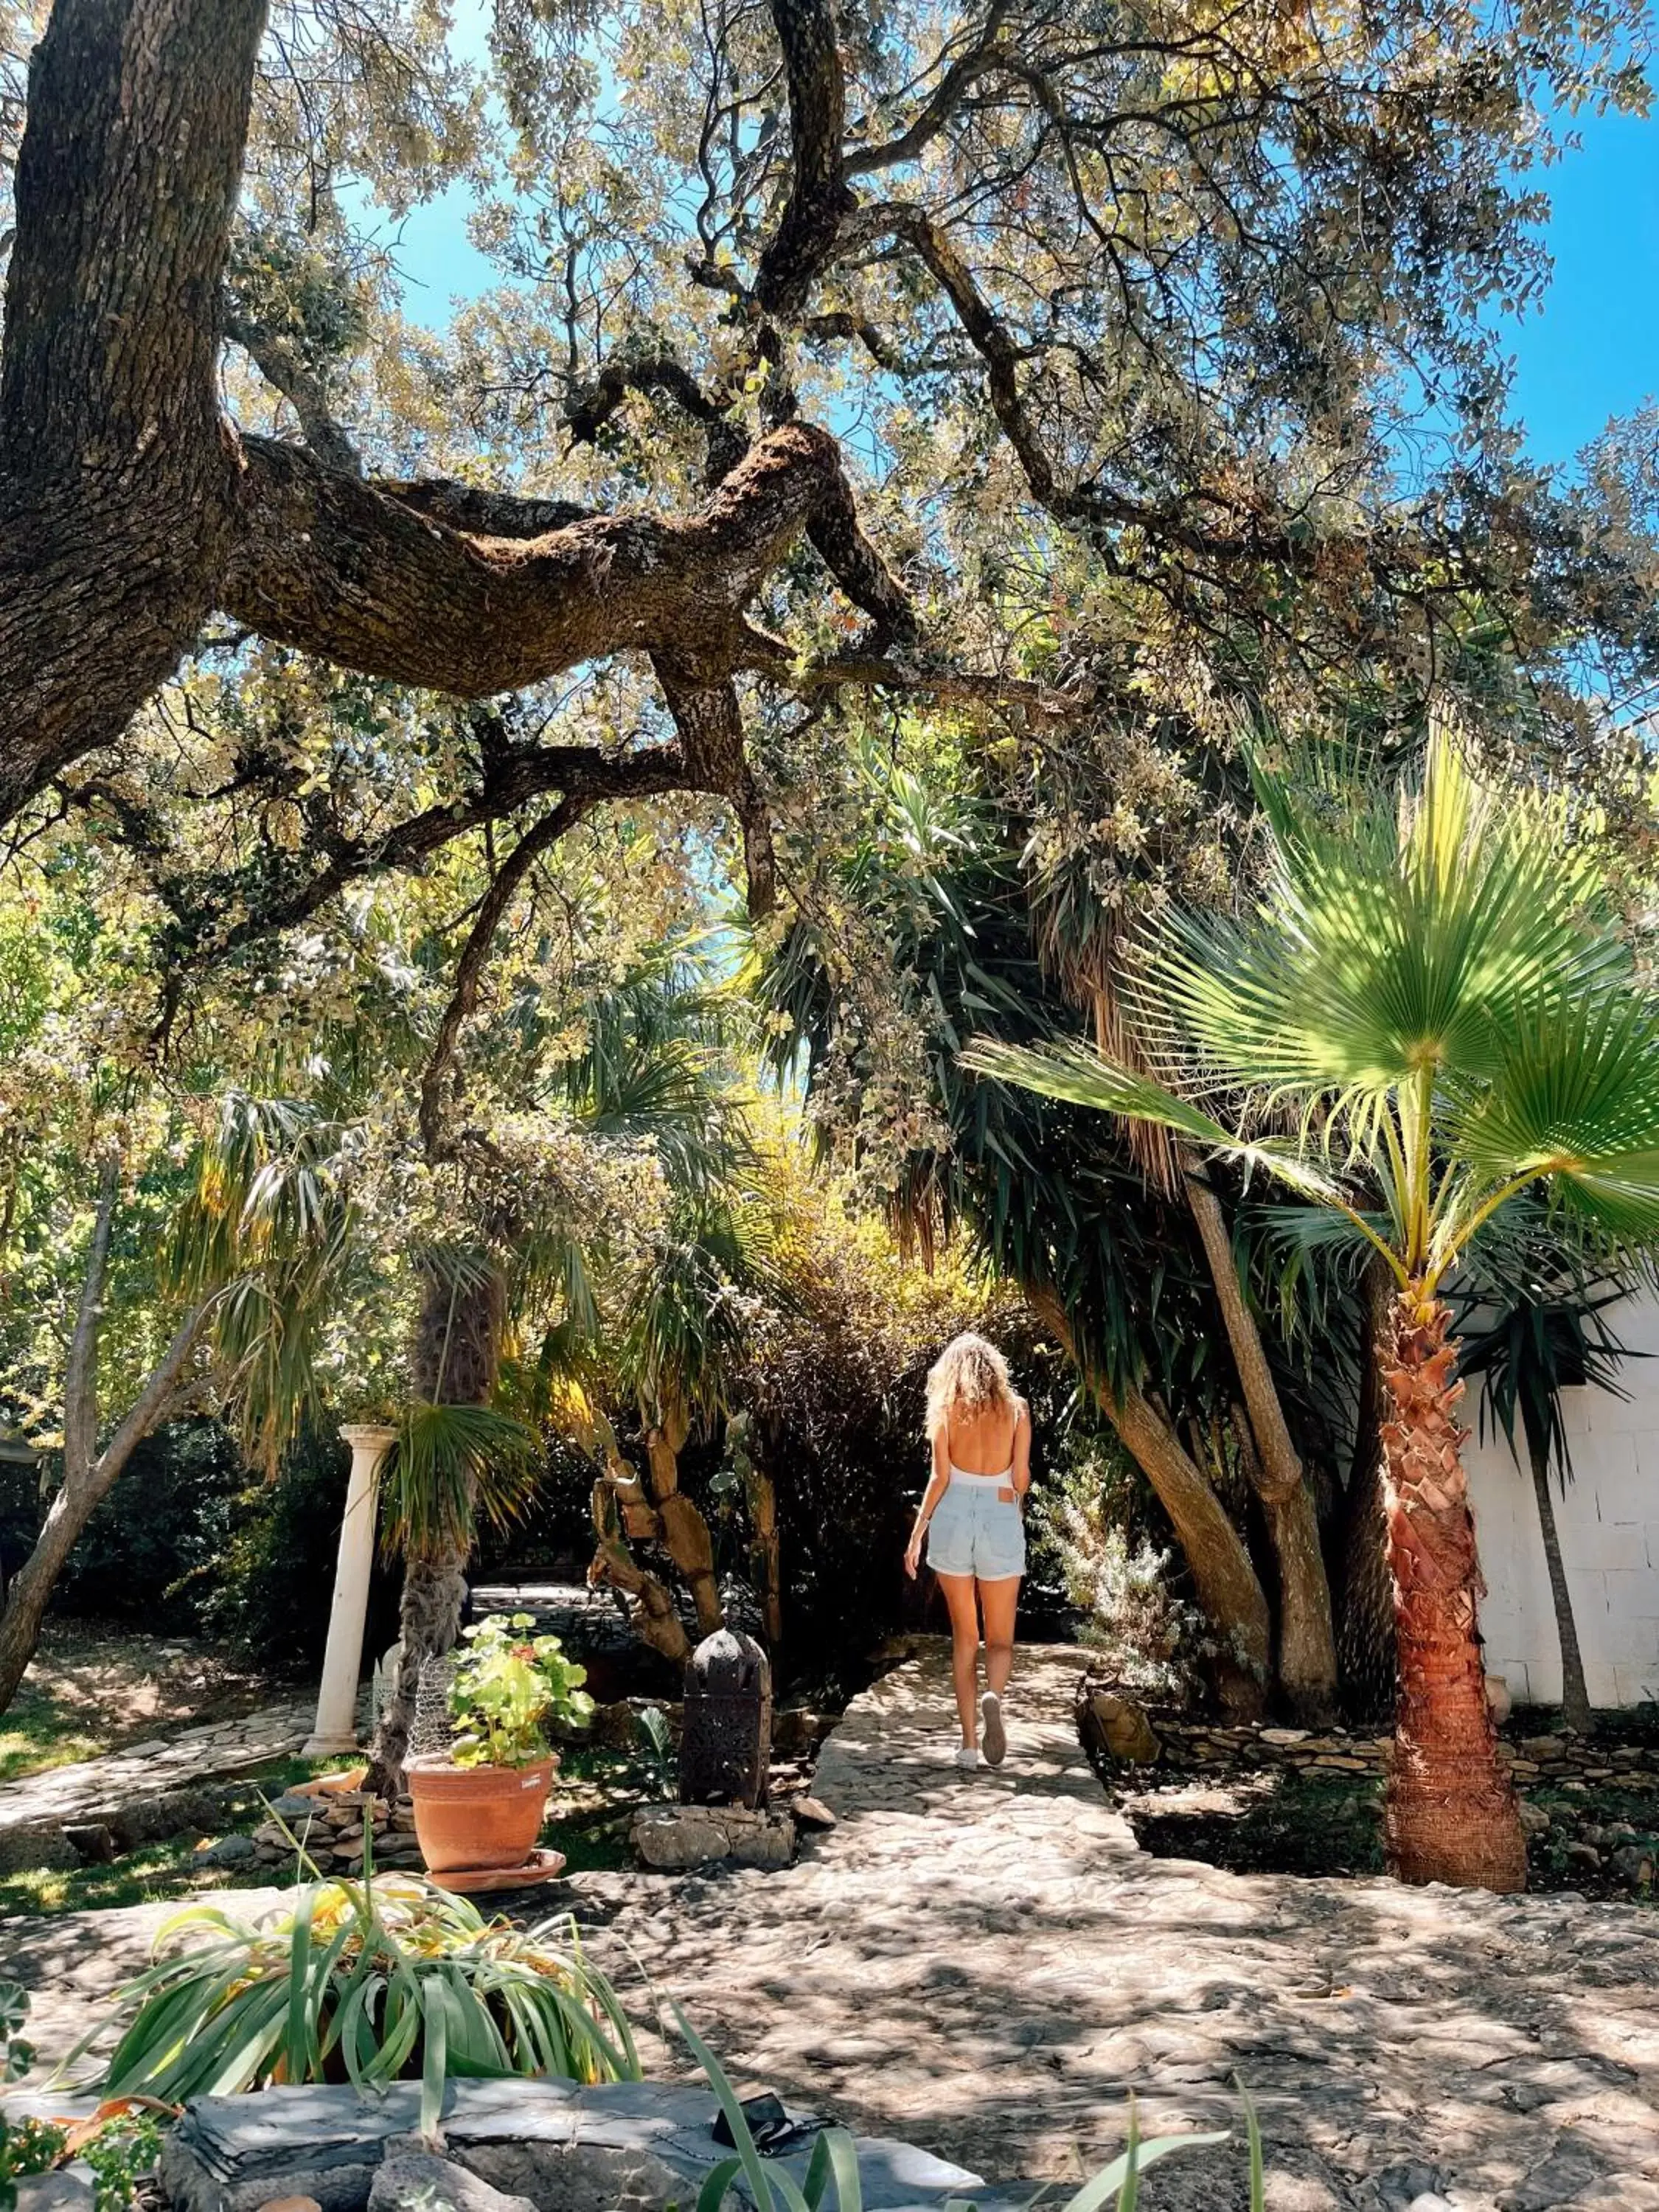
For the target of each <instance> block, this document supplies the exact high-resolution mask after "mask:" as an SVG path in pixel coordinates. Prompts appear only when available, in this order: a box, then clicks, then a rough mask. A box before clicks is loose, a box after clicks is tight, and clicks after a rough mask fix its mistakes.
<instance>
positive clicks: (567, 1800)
mask: <svg viewBox="0 0 1659 2212" xmlns="http://www.w3.org/2000/svg"><path fill="white" fill-rule="evenodd" d="M661 1794H662V1790H661V1786H660V1784H659V1781H658V1778H657V1776H656V1774H655V1772H654V1771H653V1769H652V1768H651V1766H650V1765H649V1762H648V1761H647V1760H646V1759H642V1758H636V1757H635V1755H634V1754H633V1753H629V1752H619V1751H601V1750H599V1749H597V1748H592V1749H590V1748H587V1747H583V1748H580V1749H577V1750H571V1751H566V1752H565V1753H563V1754H562V1757H561V1760H560V1765H559V1773H558V1778H557V1779H556V1782H555V1783H554V1785H553V1811H552V1816H551V1818H550V1820H549V1821H548V1823H547V1826H546V1827H545V1828H544V1830H543V1838H544V1841H545V1842H546V1843H548V1844H550V1845H551V1847H552V1848H553V1849H554V1850H559V1851H562V1852H563V1853H564V1855H565V1859H566V1862H567V1863H568V1869H569V1871H570V1872H571V1873H572V1874H592V1873H605V1872H613V1871H615V1870H617V1869H620V1868H623V1867H628V1866H631V1865H632V1864H633V1863H634V1857H633V1853H632V1852H631V1851H630V1850H629V1848H628V1831H629V1826H630V1824H631V1822H632V1820H633V1817H634V1812H635V1807H637V1806H638V1805H640V1804H641V1802H654V1801H655V1800H656V1799H657V1798H659V1796H661Z"/></svg>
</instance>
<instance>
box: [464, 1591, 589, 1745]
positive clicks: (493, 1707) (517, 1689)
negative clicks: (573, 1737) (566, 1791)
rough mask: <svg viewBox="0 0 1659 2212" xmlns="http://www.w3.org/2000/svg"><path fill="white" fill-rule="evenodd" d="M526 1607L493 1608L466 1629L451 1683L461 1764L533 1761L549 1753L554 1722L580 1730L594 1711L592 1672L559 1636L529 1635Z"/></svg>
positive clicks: (530, 1618) (531, 1617)
mask: <svg viewBox="0 0 1659 2212" xmlns="http://www.w3.org/2000/svg"><path fill="white" fill-rule="evenodd" d="M535 1625H536V1621H535V1615H534V1614H533V1613H491V1614H490V1615H489V1618H488V1619H487V1620H480V1621H477V1622H475V1623H474V1624H473V1626H471V1627H470V1628H464V1629H463V1630H462V1631H461V1635H462V1638H463V1641H464V1644H465V1649H464V1650H463V1651H462V1652H461V1655H460V1656H459V1659H458V1660H457V1662H456V1664H455V1672H454V1675H453V1679H452V1680H451V1682H450V1686H449V1717H450V1719H451V1720H452V1721H453V1723H454V1726H455V1735H454V1738H453V1741H452V1742H451V1744H450V1747H449V1756H450V1758H451V1759H453V1761H454V1763H455V1765H457V1766H528V1765H531V1764H532V1761H534V1760H536V1759H545V1758H546V1757H547V1755H548V1751H549V1748H550V1747H549V1744H548V1741H547V1735H546V1729H547V1728H548V1726H549V1725H550V1724H551V1725H554V1726H557V1725H559V1724H561V1723H562V1724H563V1725H564V1726H566V1727H569V1728H580V1727H581V1726H583V1725H584V1723H586V1722H587V1721H589V1720H591V1719H592V1716H593V1700H592V1698H590V1697H589V1696H588V1695H587V1692H586V1691H585V1690H584V1689H583V1688H582V1684H583V1683H584V1682H585V1681H586V1680H587V1670H586V1668H585V1667H580V1666H578V1665H577V1664H576V1663H575V1662H574V1661H573V1660H569V1659H567V1658H566V1656H565V1653H564V1646H563V1644H562V1643H561V1642H560V1641H559V1639H558V1638H557V1637H556V1636H531V1635H528V1634H526V1631H527V1630H530V1629H532V1628H533V1627H534V1626H535Z"/></svg>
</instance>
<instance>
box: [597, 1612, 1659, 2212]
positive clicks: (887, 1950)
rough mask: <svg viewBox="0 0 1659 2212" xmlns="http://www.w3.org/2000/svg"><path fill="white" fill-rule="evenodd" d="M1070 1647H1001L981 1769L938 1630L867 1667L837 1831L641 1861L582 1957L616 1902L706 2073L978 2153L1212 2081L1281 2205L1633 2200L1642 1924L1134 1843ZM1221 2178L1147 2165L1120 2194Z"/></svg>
mask: <svg viewBox="0 0 1659 2212" xmlns="http://www.w3.org/2000/svg"><path fill="white" fill-rule="evenodd" d="M1081 1663H1082V1660H1081V1655H1079V1654H1070V1653H1063V1652H1054V1651H1050V1652H1046V1653H1045V1652H1035V1653H1030V1654H1026V1655H1023V1656H1022V1672H1021V1674H1020V1676H1019V1678H1018V1682H1017V1686H1016V1698H1015V1699H1014V1700H1013V1702H1012V1708H1011V1717H1012V1727H1011V1736H1012V1753H1011V1758H1010V1763H1009V1765H1008V1767H1007V1768H1006V1770H1004V1771H1003V1772H1002V1773H1001V1774H998V1775H991V1774H987V1773H980V1774H968V1775H964V1774H963V1773H961V1772H960V1771H958V1770H957V1769H956V1768H955V1767H954V1766H952V1765H951V1763H950V1753H951V1735H950V1731H949V1729H948V1726H947V1725H946V1716H947V1714H948V1712H949V1688H948V1679H947V1677H946V1674H945V1662H944V1656H943V1654H942V1652H929V1653H927V1655H925V1656H923V1657H922V1658H921V1659H919V1660H918V1661H916V1662H914V1663H913V1664H911V1665H909V1666H907V1667H906V1668H902V1669H901V1670H900V1671H899V1672H898V1673H897V1674H893V1675H890V1676H889V1677H887V1678H886V1679H885V1680H884V1681H882V1682H879V1683H878V1684H877V1685H876V1686H875V1687H874V1688H873V1689H872V1691H870V1692H866V1695H865V1696H864V1697H862V1698H860V1699H857V1700H855V1702H854V1705H853V1706H852V1707H851V1708H850V1709H849V1711H848V1717H847V1718H846V1720H845V1721H844V1722H843V1723H842V1726H841V1727H840V1728H839V1729H837V1731H836V1735H834V1736H832V1738H831V1739H830V1741H829V1745H828V1746H827V1747H826V1750H825V1755H824V1758H823V1763H822V1765H821V1766H820V1769H819V1773H818V1778H817V1791H818V1794H819V1795H820V1796H823V1798H824V1799H825V1801H826V1802H828V1803H829V1805H830V1806H831V1807H832V1808H833V1809H834V1810H835V1811H836V1814H838V1816H839V1820H840V1825H839V1826H838V1827H837V1828H836V1830H835V1831H834V1832H832V1833H830V1834H829V1835H828V1836H827V1837H825V1838H823V1839H822V1840H821V1841H818V1842H816V1843H813V1844H809V1845H808V1847H807V1848H806V1850H805V1852H804V1854H803V1858H802V1862H801V1863H800V1864H799V1866H797V1867H796V1868H794V1869H792V1870H791V1871H790V1872H788V1873H787V1874H784V1875H771V1876H759V1875H732V1876H728V1877H725V1878H713V1879H709V1878H704V1879H700V1880H699V1879H689V1880H683V1881H680V1882H679V1883H678V1885H675V1884H672V1883H665V1884H662V1885H659V1886H653V1893H652V1894H651V1895H650V1896H649V1897H648V1898H643V1899H641V1901H640V1903H639V1905H637V1907H635V1908H634V1909H633V1910H631V1911H629V1912H628V1913H627V1914H626V1915H624V1917H623V1923H621V1924H619V1925H618V1926H617V1928H616V1929H615V1930H614V1931H613V1934H612V1936H611V1937H610V1938H609V1939H607V1940H608V1941H609V1942H611V1945H612V1946H613V1951H612V1963H614V1964H616V1965H617V1966H619V1968H621V1969H622V1970H623V1972H625V1973H626V1972H629V1971H631V1970H632V1969H631V1967H630V1962H629V1959H628V1958H627V1956H626V1955H625V1954H624V1953H623V1948H622V1943H621V1941H620V1938H621V1937H622V1936H623V1929H624V1927H626V1928H627V1929H628V1931H629V1942H630V1945H631V1948H632V1950H633V1951H634V1953H635V1954H637V1957H638V1960H639V1961H640V1962H641V1966H643V1967H644V1968H645V1969H647V1971H648V1972H649V1973H650V1975H651V1976H652V1978H653V1980H654V1981H655V1982H657V1983H658V1984H659V1985H661V1986H662V1987H665V1988H666V1989H668V1990H671V1991H672V1993H673V1994H674V1995H676V1996H678V1997H679V1998H681V2000H682V2001H683V2002H685V2003H687V2004H688V2006H689V2007H690V2008H691V2009H692V2010H693V2012H694V2013H695V2015H696V2017H697V2018H698V2020H699V2021H701V2022H702V2024H703V2025H705V2026H706V2027H708V2028H709V2029H710V2030H711V2032H712V2033H713V2034H714V2039H715V2042H716V2045H717V2047H719V2048H720V2050H721V2051H722V2052H723V2054H724V2055H725V2056H726V2057H728V2058H729V2059H730V2060H731V2062H732V2063H733V2064H734V2065H736V2066H737V2067H738V2069H739V2070H742V2071H745V2072H748V2073H750V2074H752V2075H755V2076H756V2077H757V2078H761V2079H764V2080H766V2081H770V2082H773V2083H775V2084H776V2085H777V2086H779V2087H781V2088H783V2089H784V2090H786V2091H787V2092H788V2093H793V2094H794V2095H796V2096H798V2097H799V2098H801V2099H803V2100H811V2102H812V2103H813V2104H814V2106H815V2107H816V2108H817V2109H823V2108H824V2107H825V2106H829V2107H830V2108H832V2109H834V2110H836V2112H839V2113H841V2114H842V2115H843V2116H845V2117H846V2118H848V2119H850V2120H852V2121H854V2123H855V2124H858V2125H860V2126H862V2127H865V2128H866V2129H868V2130H871V2131H872V2132H886V2133H896V2134H902V2135H905V2136H909V2137H910V2138H911V2139H913V2140H915V2141H917V2142H921V2143H923V2144H925V2145H926V2146H927V2148H930V2149H934V2150H937V2151H939V2152H940V2153H942V2154H945V2155H946V2156H949V2157H952V2158H956V2159H958V2160H961V2161H962V2162H963V2164H965V2165H967V2166H970V2167H972V2168H975V2170H977V2171H978V2172H981V2173H986V2174H988V2175H991V2176H993V2177H1005V2176H1007V2175H1009V2174H1011V2173H1013V2172H1028V2173H1031V2174H1042V2175H1052V2176H1054V2177H1056V2178H1058V2177H1061V2176H1065V2175H1067V2174H1074V2173H1079V2172H1082V2171H1084V2170H1085V2169H1086V2168H1087V2167H1089V2166H1091V2165H1093V2164H1094V2163H1096V2162H1097V2160H1098V2159H1099V2158H1100V2157H1101V2156H1102V2155H1103V2154H1104V2153H1106V2152H1107V2151H1108V2150H1109V2149H1110V2148H1113V2147H1115V2145H1116V2144H1118V2143H1120V2142H1121V2138H1122V2131H1123V2122H1124V2114H1125V2110H1126V2105H1127V2098H1128V2097H1129V2095H1130V2094H1131V2093H1133V2094H1134V2095H1135V2096H1136V2098H1137V2099H1138V2100H1140V2102H1141V2104H1142V2107H1143V2110H1142V2119H1143V2123H1144V2124H1146V2125H1147V2126H1148V2127H1155V2128H1163V2127H1166V2126H1176V2125H1191V2124H1199V2125H1211V2126H1213V2125H1217V2124H1221V2125H1225V2124H1228V2122H1229V2121H1230V2120H1231V2119H1232V2118H1235V2117H1236V2114H1237V2099H1236V2093H1235V2091H1234V2087H1233V2082H1234V2076H1235V2075H1239V2076H1242V2077H1243V2080H1244V2081H1245V2082H1246V2083H1247V2084H1248V2086H1249V2089H1250V2091H1251V2093H1252V2095H1253V2096H1254V2097H1255V2100H1256V2101H1257V2103H1258V2105H1259V2106H1260V2107H1261V2112H1262V2118H1263V2124H1264V2128H1265V2130H1266V2132H1267V2137H1268V2141H1269V2144H1270V2147H1271V2161H1272V2163H1273V2166H1274V2168H1275V2170H1276V2172H1277V2174H1278V2181H1277V2182H1276V2184H1275V2187H1276V2189H1277V2190H1278V2192H1279V2195H1278V2202H1279V2203H1281V2204H1283V2205H1284V2206H1285V2208H1287V2212H1288V2208H1291V2207H1292V2206H1295V2205H1298V2204H1304V2205H1305V2206H1307V2207H1308V2208H1310V2212H1314V2209H1316V2208H1320V2207H1328V2206H1346V2205H1353V2206H1364V2207H1367V2208H1380V2207H1382V2206H1383V2205H1385V2204H1387V2203H1389V2202H1391V2201H1397V2202H1398V2203H1401V2204H1405V2203H1409V2202H1410V2201H1411V2197H1413V2196H1415V2195H1418V2194H1421V2193H1424V2191H1427V2190H1428V2189H1430V2188H1431V2187H1438V2188H1441V2189H1455V2190H1456V2191H1462V2192H1463V2194H1462V2196H1461V2197H1457V2198H1455V2201H1456V2202H1458V2203H1460V2206H1461V2205H1465V2204H1466V2205H1468V2206H1469V2207H1475V2206H1480V2205H1487V2204H1490V2205H1497V2204H1498V2203H1501V2202H1502V2201H1503V2200H1504V2198H1505V2197H1509V2196H1510V2195H1511V2194H1512V2193H1514V2192H1517V2191H1518V2192H1519V2195H1518V2197H1516V2203H1517V2205H1519V2204H1522V2203H1524V2204H1530V2205H1535V2206H1537V2207H1540V2208H1542V2207H1545V2206H1547V2205H1548V2204H1550V2203H1555V2202H1558V2201H1559V2202H1566V2201H1568V2200H1567V2199H1566V2198H1565V2197H1560V2198H1557V2197H1553V2196H1551V2195H1549V2194H1548V2193H1546V2194H1544V2195H1539V2194H1538V2193H1537V2191H1538V2188H1543V2189H1544V2190H1545V2191H1546V2192H1547V2191H1549V2190H1550V2189H1552V2188H1555V2187H1558V2186H1565V2181H1564V2180H1563V2179H1561V2177H1562V2176H1564V2175H1569V2174H1570V2175H1573V2176H1576V2177H1577V2179H1576V2180H1575V2182H1574V2188H1575V2190H1576V2191H1577V2194H1576V2195H1575V2196H1574V2197H1572V2200H1571V2201H1573V2202H1575V2203H1583V2204H1591V2203H1596V2202H1597V2201H1598V2198H1597V2196H1596V2193H1595V2192H1596V2191H1597V2188H1598V2187H1599V2186H1600V2185H1601V2182H1600V2179H1598V2177H1604V2178H1605V2179H1606V2186H1607V2191H1609V2193H1608V2194H1607V2195H1606V2196H1605V2197H1604V2198H1603V2199H1601V2200H1600V2201H1603V2202H1605V2203H1607V2204H1608V2205H1612V2204H1614V2203H1617V2204H1619V2205H1620V2206H1621V2207H1624V2208H1629V2212H1637V2208H1640V2207H1642V2206H1644V2205H1647V2204H1649V2203H1651V2204H1653V2205H1655V2206H1659V2121H1656V2117H1655V2111H1654V2105H1653V2101H1652V2093H1653V2091H1654V2089H1655V2087H1656V2086H1659V1919H1656V1917H1654V1916H1650V1915H1647V1914H1644V1913H1643V1912H1642V1911H1639V1910H1637V1909H1632V1908H1618V1907H1610V1906H1592V1905H1584V1904H1583V1903H1582V1902H1581V1901H1578V1900H1577V1899H1567V1898H1560V1897H1554V1898H1545V1899H1496V1898H1490V1897H1486V1896H1470V1895H1468V1894H1457V1893H1450V1892H1447V1891H1444V1890H1408V1889H1406V1888H1403V1887H1400V1886H1398V1885H1395V1884H1393V1883H1390V1882H1388V1881H1381V1880H1376V1881H1358V1882H1340V1881H1294V1880H1291V1879H1288V1878H1284V1877H1249V1876H1236V1875H1228V1874H1225V1873H1222V1872H1219V1871H1218V1870H1217V1869H1212V1868H1209V1867H1205V1866H1199V1865H1195V1864H1191V1863H1183V1862H1182V1861H1177V1860H1168V1859H1164V1860H1154V1859H1152V1858H1149V1857H1146V1856H1145V1855H1143V1854H1142V1853H1140V1852H1139V1850H1137V1849H1136V1848H1135V1846H1134V1843H1133V1836H1132V1835H1131V1833H1130V1832H1129V1830H1128V1828H1127V1825H1126V1823H1125V1822H1124V1821H1123V1820H1121V1818H1120V1817H1119V1816H1118V1815H1117V1814H1115V1813H1114V1812H1113V1811H1112V1810H1111V1808H1109V1806H1108V1805H1107V1804H1106V1802H1105V1801H1104V1798H1103V1795H1102V1793H1101V1791H1100V1789H1099V1787H1098V1784H1097V1783H1096V1781H1095V1778H1094V1777H1093V1776H1092V1774H1091V1771H1090V1770H1089V1767H1088V1765H1087V1762H1086V1760H1085V1758H1084V1756H1083V1754H1082V1753H1081V1751H1080V1749H1079V1747H1078V1745H1077V1742H1076V1738H1075V1733H1074V1730H1073V1725H1072V1718H1071V1693H1072V1688H1073V1683H1074V1681H1075V1679H1076V1676H1077V1674H1078V1672H1079V1669H1080V1666H1081ZM1564 2146H1565V2148H1564ZM1551 2160H1555V2162H1556V2163H1555V2166H1554V2167H1553V2168H1552V2167H1551V2166H1550V2161H1551ZM1552 2173H1553V2174H1554V2176H1555V2179H1551V2178H1550V2176H1551V2174H1552ZM1538 2176H1542V2177H1543V2179H1541V2180H1540V2181H1538V2182H1537V2185H1536V2186H1533V2185H1532V2184H1531V2181H1530V2180H1529V2177H1538ZM1413 2179H1416V2180H1417V2181H1418V2182H1419V2184H1420V2186H1417V2187H1413V2188H1412V2189H1411V2190H1410V2191H1409V2193H1408V2194H1407V2195H1405V2196H1400V2195H1399V2194H1398V2191H1399V2188H1400V2187H1403V2186H1404V2184H1405V2182H1407V2181H1408V2180H1413ZM1235 2184H1237V2189H1238V2190H1240V2191H1242V2189H1243V2182H1242V2179H1240V2178H1239V2176H1238V2174H1237V2173H1233V2174H1231V2176H1230V2178H1227V2179H1225V2180H1223V2179H1219V2178H1218V2176H1217V2175H1215V2173H1214V2172H1213V2170H1208V2178H1207V2179H1206V2182H1205V2184H1204V2186H1206V2187H1207V2188H1208V2189H1209V2190H1210V2191H1211V2193H1209V2194H1207V2195H1206V2194H1204V2193H1202V2191H1201V2190H1200V2182H1199V2179H1198V2178H1197V2169H1196V2168H1191V2169H1189V2170H1188V2173H1187V2174H1186V2175H1185V2176H1184V2177H1183V2176H1182V2175H1180V2174H1178V2173H1177V2172H1176V2171H1175V2170H1174V2169H1173V2168H1166V2169H1162V2170H1161V2172H1160V2177H1159V2179H1158V2180H1157V2181H1156V2182H1155V2183H1154V2182H1152V2181H1151V2180H1149V2183H1148V2185H1147V2191H1146V2196H1145V2197H1143V2200H1142V2201H1143V2203H1145V2204H1146V2206H1148V2207H1149V2208H1151V2207H1154V2206H1157V2205H1159V2204H1167V2205H1170V2206H1175V2205H1177V2204H1185V2203H1193V2204H1200V2203H1201V2204H1204V2205H1206V2206H1212V2207H1216V2208H1219V2207H1220V2206H1221V2205H1223V2204H1224V2203H1226V2202H1227V2201H1228V2197H1229V2195H1230V2194H1231V2192H1232V2191H1233V2190H1234V2186H1235ZM1218 2189H1219V2191H1220V2193H1219V2194H1218V2193H1216V2191H1217V2190H1218ZM1189 2191H1200V2193H1198V2194H1190V2193H1189ZM1298 2192H1300V2193H1298ZM1379 2192H1380V2193H1379ZM1586 2192H1588V2193H1586ZM1237 2201H1238V2202H1239V2203H1243V2202H1244V2201H1245V2200H1244V2198H1243V2195H1242V2194H1241V2195H1239V2196H1238V2199H1237Z"/></svg>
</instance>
